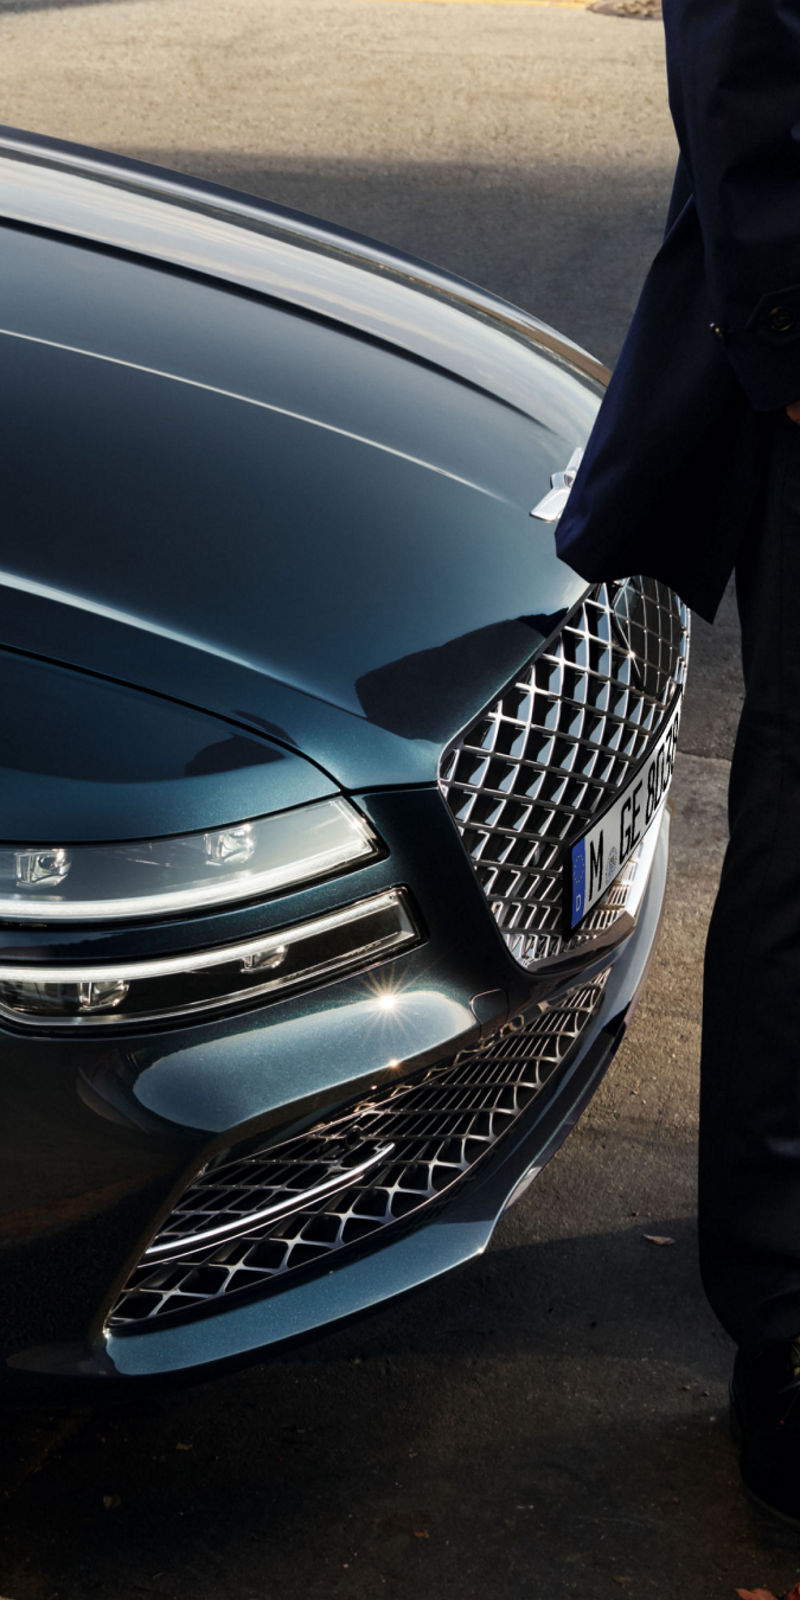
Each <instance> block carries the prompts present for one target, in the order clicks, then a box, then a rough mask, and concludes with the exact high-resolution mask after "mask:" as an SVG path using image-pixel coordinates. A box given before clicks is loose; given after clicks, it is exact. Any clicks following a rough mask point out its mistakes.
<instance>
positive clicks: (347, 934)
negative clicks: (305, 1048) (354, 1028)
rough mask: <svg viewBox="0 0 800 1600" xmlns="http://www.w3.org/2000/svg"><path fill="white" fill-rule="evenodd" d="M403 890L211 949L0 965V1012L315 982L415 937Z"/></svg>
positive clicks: (43, 1013)
mask: <svg viewBox="0 0 800 1600" xmlns="http://www.w3.org/2000/svg"><path fill="white" fill-rule="evenodd" d="M420 937H421V936H420V932H419V928H418V926H417V922H416V919H415V917H414V914H413V911H412V908H411V903H410V900H409V896H408V894H407V892H406V891H405V890H404V889H402V888H395V889H385V890H384V891H383V893H382V894H377V895H372V896H370V898H369V899H367V900H358V901H356V902H355V903H354V904H353V905H349V906H342V907H340V909H339V910H338V911H329V912H328V913H327V914H326V915H324V916H321V917H313V918H311V919H310V920H309V921H306V922H297V923H295V924H293V926H291V927H288V928H283V929H282V930H281V931H280V932H279V933H272V934H264V935H262V937H261V938H259V939H249V940H247V942H246V943H244V944H234V945H222V946H219V947H218V948H217V949H215V950H193V951H188V952H186V953H185V954H183V955H177V956H166V957H162V958H159V959H154V960H150V961H116V962H108V963H104V964H102V965H101V964H100V963H92V962H87V963H86V964H84V965H81V966H74V965H69V964H67V963H66V962H65V963H62V964H60V965H57V966H51V965H47V966H45V965H41V966H24V965H22V964H18V963H16V962H8V963H0V1016H4V1017H8V1018H10V1019H12V1020H13V1021H14V1022H19V1023H26V1024H28V1025H29V1026H33V1027H37V1026H38V1027H46V1028H52V1027H69V1026H71V1027H76V1026H78V1027H85V1026H86V1025H87V1024H91V1023H95V1024H98V1023H100V1024H104V1025H108V1024H109V1023H116V1024H117V1025H120V1024H123V1025H124V1024H126V1023H127V1024H131V1023H139V1022H146V1021H148V1022H149V1021H153V1020H159V1019H161V1018H169V1017H176V1018H179V1017H182V1016H183V1017H188V1016H191V1015H192V1014H193V1013H196V1012H200V1011H208V1010H212V1009H216V1008H217V1007H219V1006H231V1005H242V1004H243V1003H245V1002H247V1001H250V1000H254V999H257V998H260V997H263V996H266V995H269V994H272V993H274V992H275V991H278V990H286V989H291V988H297V987H298V986H300V985H307V984H309V983H321V982H324V981H327V980H328V979H329V978H332V977H337V976H338V975H339V974H340V973H342V972H345V971H347V970H352V969H353V968H354V967H358V968H363V967H366V966H368V965H371V964H373V963H374V962H376V961H383V960H386V959H387V958H388V957H389V956H392V955H395V954H398V953H399V952H400V951H401V950H403V949H408V948H410V946H411V945H414V944H418V943H419V942H420Z"/></svg>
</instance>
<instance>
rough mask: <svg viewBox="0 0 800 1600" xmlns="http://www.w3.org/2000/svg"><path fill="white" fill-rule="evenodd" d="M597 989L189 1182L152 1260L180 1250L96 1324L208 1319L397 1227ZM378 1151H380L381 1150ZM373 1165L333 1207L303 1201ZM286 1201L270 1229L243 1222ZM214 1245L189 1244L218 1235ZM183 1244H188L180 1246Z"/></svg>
mask: <svg viewBox="0 0 800 1600" xmlns="http://www.w3.org/2000/svg"><path fill="white" fill-rule="evenodd" d="M607 977H608V972H607V971H606V972H604V973H602V974H601V975H600V977H598V978H596V979H594V980H593V981H592V982H591V983H589V984H584V985H583V986H582V987H581V988H576V989H573V990H571V991H570V992H569V993H568V994H567V995H565V996H564V997H563V999H562V1000H561V1001H560V1002H559V1003H558V1005H557V1006H554V1007H553V1008H552V1009H549V1010H544V1011H540V1010H538V1009H537V1011H536V1013H535V1015H534V1016H533V1018H532V1019H524V1018H517V1019H515V1021H514V1022H513V1023H510V1024H509V1025H508V1026H507V1027H505V1028H504V1029H502V1030H501V1031H500V1032H499V1033H498V1034H496V1035H495V1036H494V1037H493V1038H492V1039H490V1040H489V1041H488V1042H487V1043H486V1044H485V1045H483V1046H482V1047H479V1048H478V1049H476V1050H469V1051H462V1053H461V1054H460V1055H458V1056H457V1057H456V1058H455V1060H454V1061H452V1062H450V1063H448V1064H446V1065H443V1066H435V1067H431V1068H429V1069H428V1070H427V1071H425V1072H424V1073H423V1074H421V1075H420V1076H418V1077H417V1078H415V1079H413V1080H407V1081H405V1082H402V1083H398V1084H397V1085H396V1086H394V1087H391V1088H388V1089H382V1090H380V1091H378V1092H377V1093H376V1094H375V1095H373V1096H372V1098H371V1099H369V1100H364V1101H361V1102H359V1103H358V1104H356V1105H355V1106H353V1107H351V1109H350V1110H349V1111H347V1112H345V1113H343V1114H342V1115H341V1116H339V1117H337V1118H335V1119H333V1120H331V1121H330V1122H327V1123H323V1124H320V1125H319V1126H318V1127H316V1128H312V1129H311V1130H310V1131H309V1132H308V1133H306V1134H303V1135H301V1136H300V1137H298V1138H296V1139H293V1140H291V1141H288V1142H287V1143H286V1144H284V1145H278V1146H273V1147H272V1148H271V1149H268V1150H265V1151H263V1152H256V1153H255V1154H250V1155H248V1156H245V1157H242V1158H239V1159H238V1160H235V1161H229V1162H226V1163H225V1164H224V1165H222V1166H217V1167H212V1168H209V1169H207V1170H206V1171H205V1172H203V1173H201V1174H200V1176H199V1177H198V1178H196V1179H195V1181H194V1183H192V1184H191V1185H190V1187H189V1188H188V1189H187V1190H186V1191H185V1193H184V1194H183V1196H182V1197H181V1199H180V1200H179V1201H178V1204H177V1205H176V1207H175V1209H174V1210H173V1212H172V1213H171V1215H170V1216H169V1217H168V1218H167V1220H166V1222H165V1223H164V1225H163V1227H162V1229H161V1231H160V1233H159V1234H158V1235H157V1237H156V1239H155V1240H154V1241H153V1246H152V1247H151V1248H154V1249H158V1248H159V1247H163V1246H164V1245H165V1244H169V1243H172V1242H174V1243H176V1244H178V1243H179V1242H181V1243H180V1247H179V1253H178V1254H176V1255H175V1256H173V1257H172V1258H171V1259H169V1260H164V1261H160V1262H158V1261H156V1262H153V1261H148V1260H147V1258H146V1257H144V1258H143V1259H142V1261H141V1262H140V1264H139V1265H138V1267H136V1269H135V1270H134V1272H133V1273H132V1275H131V1277H130V1279H129V1280H128V1283H127V1284H126V1286H125V1288H124V1290H123V1291H122V1294H121V1295H120V1297H119V1300H118V1301H117V1304H116V1305H115V1307H114V1310H113V1312H112V1314H111V1316H110V1318H109V1326H111V1327H112V1328H114V1329H115V1330H117V1331H119V1330H121V1329H124V1328H128V1329H129V1330H131V1331H134V1330H135V1329H136V1328H137V1327H142V1326H143V1325H149V1326H152V1323H153V1320H154V1319H156V1318H159V1317H163V1316H169V1315H172V1314H174V1313H175V1312H180V1313H185V1312H186V1311H190V1312H194V1313H195V1314H198V1313H199V1314H202V1313H203V1312H204V1311H207V1310H214V1309H218V1308H219V1306H220V1302H221V1300H223V1299H224V1298H226V1297H229V1296H231V1295H235V1294H238V1293H240V1292H244V1291H246V1292H253V1291H254V1290H256V1291H258V1290H261V1291H264V1290H267V1289H269V1288H270V1287H271V1286H273V1285H275V1284H276V1283H282V1282H283V1280H284V1279H285V1278H286V1276H287V1275H288V1274H291V1273H292V1272H294V1271H297V1270H298V1269H299V1268H314V1267H317V1268H321V1269H323V1270H325V1269H327V1268H328V1267H330V1266H331V1265H332V1264H333V1261H334V1258H335V1257H336V1255H337V1253H338V1252H339V1251H341V1250H343V1249H346V1248H347V1247H348V1246H352V1245H356V1244H361V1243H363V1241H365V1240H369V1239H370V1238H371V1237H373V1236H375V1235H377V1234H379V1233H381V1232H382V1231H383V1230H385V1229H387V1228H390V1227H391V1226H392V1225H393V1224H397V1223H400V1222H402V1221H404V1220H405V1219H406V1218H408V1217H410V1216H412V1215H413V1213H414V1212H417V1211H419V1210H420V1209H421V1208H422V1207H424V1206H426V1205H428V1204H429V1203H430V1202H431V1201H434V1200H436V1199H437V1198H438V1197H439V1196H440V1195H442V1194H443V1193H444V1192H445V1190H447V1189H449V1188H450V1187H451V1186H452V1185H453V1184H454V1183H457V1182H458V1181H459V1180H460V1179H461V1178H463V1177H464V1176H465V1174H466V1173H468V1172H469V1171H470V1170H471V1169H472V1168H473V1167H474V1166H475V1164H476V1162H478V1161H480V1160H481V1158H482V1157H483V1156H485V1155H486V1154H487V1152H488V1151H490V1150H491V1149H492V1148H493V1147H494V1146H495V1145H496V1144H497V1141H498V1140H499V1139H501V1138H502V1137H503V1135H504V1134H505V1133H506V1132H508V1130H509V1129H510V1128H512V1127H513V1126H514V1124H515V1123H516V1122H517V1121H518V1119H519V1118H520V1117H521V1116H522V1115H523V1114H524V1112H525V1111H526V1110H527V1108H528V1107H529V1106H530V1105H531V1103H532V1101H534V1100H535V1099H536V1097H537V1095H539V1094H540V1093H541V1091H542V1089H543V1088H544V1086H545V1085H546V1084H547V1083H548V1082H549V1081H550V1080H551V1079H552V1078H553V1075H554V1074H555V1073H556V1072H557V1071H558V1069H559V1068H560V1067H562V1066H563V1065H564V1064H565V1062H567V1060H568V1058H569V1057H570V1056H571V1054H572V1053H573V1051H574V1049H575V1047H576V1046H577V1043H578V1041H579V1040H580V1038H581V1036H582V1034H583V1032H584V1030H585V1028H586V1027H587V1025H588V1023H589V1022H590V1021H591V1019H592V1017H594V1016H595V1014H596V1013H597V1011H598V1009H599V1006H600V1003H601V1001H602V997H603V990H604V987H605V983H606V980H607ZM387 1146H389V1147H390V1149H389V1150H388V1151H387V1149H386V1147H387ZM381 1150H384V1151H385V1152H386V1153H385V1155H384V1157H383V1158H382V1159H380V1161H379V1164H377V1165H375V1166H373V1167H372V1168H371V1170H370V1171H369V1172H368V1173H367V1174H365V1175H364V1176H363V1177H361V1178H356V1179H355V1180H354V1181H352V1182H349V1183H347V1187H345V1188H343V1189H342V1190H341V1191H340V1192H339V1193H338V1194H336V1195H334V1196H330V1195H328V1196H326V1197H323V1198H317V1199H312V1200H309V1198H308V1191H309V1190H312V1189H314V1188H315V1187H316V1186H317V1185H319V1184H320V1183H322V1182H325V1181H326V1180H329V1179H331V1177H332V1176H335V1175H336V1174H337V1173H339V1174H341V1175H342V1176H343V1178H344V1180H345V1181H346V1179H347V1173H348V1170H349V1169H352V1168H354V1167H356V1166H358V1165H359V1164H360V1163H364V1162H365V1161H369V1160H371V1159H372V1158H373V1157H374V1155H375V1154H376V1153H379V1152H380V1151H381ZM287 1200H288V1201H289V1202H291V1201H296V1205H295V1206H294V1208H293V1209H292V1210H291V1211H290V1213H289V1214H288V1215H284V1216H283V1217H282V1218H281V1219H280V1220H279V1221H277V1222H276V1221H269V1220H266V1221H265V1220H262V1221H260V1222H253V1221H252V1220H251V1219H252V1218H253V1216H254V1214H255V1213H258V1212H261V1211H263V1210H264V1209H265V1208H266V1207H268V1206H270V1205H275V1204H282V1203H283V1202H286V1201H287ZM237 1222H238V1223H240V1224H241V1228H240V1231H237V1234H236V1236H235V1237H233V1238H227V1239H226V1240H225V1241H224V1242H216V1243H213V1242H212V1243H206V1244H205V1245H202V1246H201V1247H199V1248H198V1247H197V1246H196V1245H194V1246H193V1243H192V1241H193V1236H196V1235H197V1234H200V1233H202V1232H203V1231H204V1230H208V1228H209V1227H210V1226H215V1227H219V1226H221V1225H225V1224H227V1223H237ZM186 1241H188V1243H187V1242H186Z"/></svg>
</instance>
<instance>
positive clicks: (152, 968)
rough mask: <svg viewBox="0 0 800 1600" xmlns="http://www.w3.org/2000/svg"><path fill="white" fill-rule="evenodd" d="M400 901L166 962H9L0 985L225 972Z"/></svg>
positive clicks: (379, 901)
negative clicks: (216, 969) (75, 964)
mask: <svg viewBox="0 0 800 1600" xmlns="http://www.w3.org/2000/svg"><path fill="white" fill-rule="evenodd" d="M402 899H403V897H402V895H401V892H400V891H399V890H398V889H388V890H387V891H386V892H385V894H378V895H374V896H373V898H372V899H371V900H359V901H358V902H357V903H356V904H355V905H351V906H345V907H344V909H343V910H341V911H332V912H331V913H330V915H329V916H327V917H316V918H315V919H314V921H313V922H298V923H297V924H296V925H295V927H293V928H284V930H283V932H282V933H276V934H271V935H270V936H269V938H264V937H263V935H262V937H261V938H260V939H248V941H247V943H246V944H229V945H218V946H217V948H216V949H215V950H196V951H191V950H188V951H185V952H184V954H183V955H181V956H165V957H164V959H163V960H152V961H114V962H110V963H109V964H108V965H106V964H103V965H102V966H87V965H86V964H84V965H83V966H82V967H22V966H17V965H14V964H12V963H11V962H2V963H0V983H2V982H7V983H136V982H137V981H139V980H140V979H142V978H170V977H176V976H177V975H178V974H179V973H183V972H202V971H204V970H205V969H206V968H208V967H223V966H227V965H228V964H229V963H230V962H236V961H241V962H244V961H246V960H247V958H248V957H249V956H266V955H269V954H271V953H272V952H274V951H278V950H281V949H283V948H284V947H286V948H287V949H288V948H289V947H290V946H291V945H293V944H297V943H299V941H300V940H301V939H312V938H316V936H317V935H318V934H321V933H330V932H332V931H333V930H334V929H335V928H342V927H344V926H345V925H346V924H347V923H349V922H357V921H359V920H360V918H361V917H369V916H372V914H373V913H374V912H380V911H389V910H391V909H393V908H394V907H399V906H400V905H401V903H402Z"/></svg>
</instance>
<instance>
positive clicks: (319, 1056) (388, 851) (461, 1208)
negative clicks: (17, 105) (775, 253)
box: [0, 130, 688, 1387]
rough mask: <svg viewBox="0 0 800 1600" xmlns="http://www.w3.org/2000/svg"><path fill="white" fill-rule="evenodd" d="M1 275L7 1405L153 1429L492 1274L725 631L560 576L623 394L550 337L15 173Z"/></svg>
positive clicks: (291, 225) (122, 184)
mask: <svg viewBox="0 0 800 1600" xmlns="http://www.w3.org/2000/svg"><path fill="white" fill-rule="evenodd" d="M0 230H1V231H2V240H1V241H0V250H1V252H2V253H1V255H0V259H1V260H2V271H1V272H0V350H1V354H2V365H1V366H0V373H1V374H2V378H1V381H0V405H1V406H2V418H1V419H0V437H2V463H3V471H2V482H3V500H2V505H3V515H2V529H3V534H2V553H1V555H0V566H1V569H2V570H0V641H2V645H1V646H0V706H1V707H2V710H1V711H0V729H1V732H2V737H1V738H0V762H2V775H1V778H0V1052H1V1054H0V1145H1V1148H2V1165H1V1169H0V1171H1V1176H0V1186H1V1193H0V1266H1V1269H2V1276H1V1277H0V1329H1V1330H2V1349H1V1350H0V1355H1V1356H2V1367H1V1368H0V1370H1V1371H2V1373H3V1375H4V1378H5V1379H6V1380H7V1381H9V1382H10V1381H11V1380H12V1379H13V1380H15V1381H16V1382H17V1383H18V1382H19V1381H24V1380H26V1379H34V1378H37V1379H40V1380H42V1379H51V1380H62V1381H64V1380H73V1381H75V1380H83V1381H84V1382H85V1383H86V1384H91V1383H93V1382H97V1381H98V1380H99V1379H101V1378H102V1379H105V1380H109V1379H111V1380H112V1381H113V1382H115V1383H116V1384H117V1385H118V1386H120V1387H122V1386H123V1385H124V1384H125V1383H126V1382H128V1383H132V1382H135V1381H137V1380H142V1379H146V1378H152V1377H156V1376H158V1377H164V1376H168V1375H172V1376H174V1375H177V1374H185V1373H187V1372H190V1371H196V1372H205V1371H208V1370H209V1368H210V1367H211V1366H212V1365H213V1364H216V1363H220V1362H224V1361H228V1360H233V1359H239V1360H241V1359H243V1358H246V1357H250V1356H253V1355H255V1354H257V1353H258V1352H261V1351H264V1350H265V1349H266V1348H267V1347H268V1346H271V1345H277V1344H279V1343H280V1342H281V1341H284V1340H287V1339H290V1338H295V1337H297V1336H299V1335H302V1334H308V1333H311V1332H313V1331H314V1330H316V1329H319V1328H321V1327H323V1326H324V1325H326V1324H329V1323H331V1322H333V1321H335V1320H337V1319H340V1318H344V1317H347V1316H350V1315H353V1314H355V1313H358V1312H360V1311H362V1310H364V1309H365V1308H367V1307H369V1306H372V1305H375V1304H376V1303H378V1302H381V1301H383V1300H386V1299H389V1298H391V1297H392V1296H394V1295H398V1294H400V1293H402V1292H404V1291H406V1290H408V1289H411V1288H412V1287H414V1286H415V1285H417V1284H420V1283H422V1282H425V1281H426V1280H429V1279H431V1278H433V1277H435V1276H437V1275H438V1274H440V1273H443V1272H445V1271H447V1270H448V1269H449V1268H451V1267H455V1266H456V1265H458V1264H459V1263H461V1262H464V1261H466V1260H467V1259H468V1258H469V1257H472V1256H475V1255H477V1254H478V1253H479V1252H481V1251H482V1250H483V1249H484V1248H485V1246H486V1245H487V1244H488V1242H489V1239H490V1237H491V1234H492V1230H493V1227H494V1225H495V1222H496V1221H497V1218H498V1217H499V1216H500V1214H501V1213H502V1211H503V1210H504V1209H505V1207H506V1206H508V1205H509V1204H510V1203H511V1201H513V1200H514V1199H515V1198H516V1197H517V1196H518V1195H520V1194H521V1193H522V1191H523V1190H524V1188H525V1187H526V1186H527V1184H528V1183H529V1181H530V1180H531V1178H532V1177H534V1176H535V1175H536V1173H537V1172H538V1171H539V1170H540V1169H541V1167H542V1165H543V1164H544V1162H545V1161H546V1160H547V1159H548V1157H549V1156H550V1155H551V1154H552V1153H553V1151H554V1150H555V1149H557V1147H558V1145H559V1144H560V1142H561V1141H562V1140H563V1138H564V1136H565V1134H566V1133H567V1131H568V1130H569V1129H570V1128H571V1127H572V1125H573V1124H574V1122H575V1120H576V1118H577V1116H578V1115H579V1113H580V1111H581V1109H582V1107H583V1106H584V1105H585V1104H586V1101H587V1100H588V1098H589V1096H590V1095H591V1093H592V1091H593V1089H594V1088H595V1086H596V1085H597V1083H598V1081H599V1079H600V1077H601V1075H602V1073H603V1071H604V1070H605V1068H606V1066H607V1065H608V1062H609V1060H610V1059H611V1056H612V1055H613V1053H614V1051H615V1049H616V1048H617V1046H618V1044H619V1042H620V1039H621V1038H622V1036H623V1033H624V1031H625V1026H626V1019H627V1017H628V1015H629V1013H630V1010H631V1008H632V1006H633V1004H634V1002H635V1000H636V998H637V994H638V991H639V988H640V985H641V983H642V979H643V975H644V972H645V968H646V966H647V961H648V957H649V955H650V952H651V949H652V944H653V939H654V936H655V932H656V928H657V924H658V920H659V915H660V910H661V903H662V897H663V892H664V880H665V873H666V864H667V845H668V831H669V814H668V810H667V808H666V805H665V799H666V793H667V789H668V787H669V780H670V776H671V771H672V764H673V760H674V748H675V740H676V737H677V728H678V717H679V713H680V703H681V695H682V690H683V683H684V676H685V670H686V662H687V651H688V622H687V617H686V613H685V610H684V608H683V607H682V605H681V604H680V602H679V601H678V600H677V599H676V597H675V596H674V595H673V594H672V593H671V592H670V591H669V590H667V589H665V588H664V587H663V586H662V585H660V584H658V583H655V582H652V581H650V580H643V579H628V578H626V577H625V575H624V574H621V575H620V581H619V582H617V583H615V584H610V585H601V586H599V587H595V588H592V589H588V590H587V588H586V586H585V584H584V582H583V580H581V579H579V578H577V577H576V576H575V575H574V574H573V573H571V572H570V571H568V570H567V568H566V567H564V566H563V565H561V564H560V563H559V561H558V560H557V559H556V556H555V554H554V548H553V528H554V524H555V520H556V519H557V517H558V514H559V511H560V509H561V508H562V507H563V504H564V502H565V499H566V496H567V494H568V492H569V486H570V481H571V476H572V474H573V473H574V470H575V463H576V460H577V452H579V451H580V448H581V446H582V444H583V442H584V440H585V438H586V436H587V434H588V431H589V429H590V427H591V423H592V419H593V416H594V414H595V411H596V408H597V405H598V400H599V396H600V394H601V393H602V387H603V383H604V378H605V374H604V371H603V369H602V368H600V367H599V366H598V365H597V363H595V362H594V361H592V360H591V358H589V357H588V356H587V355H586V354H585V353H584V352H582V351H581V350H579V349H578V348H577V347H576V346H574V345H572V344H571V343H569V341H567V340H565V339H563V338H561V337H560V336H558V335H556V334H555V333H553V332H552V330H550V329H548V328H545V327H544V326H542V325H541V324H539V323H538V322H536V321H535V320H534V319H533V318H531V317H530V316H528V315H527V314H525V313H523V312H520V311H518V310H516V309H515V308H513V307H512V306H509V305H507V304H505V303H503V302H502V301H500V300H497V299H495V298H494V297H493V296H491V295H489V294H486V293H484V292H482V291H481V290H478V289H476V288H474V287H473V286H472V285H470V284H468V283H465V282H462V281H459V280H457V279H454V278H451V277H448V276H447V275H446V274H444V273H442V272H439V271H437V270H435V269H433V268H430V267H427V266H425V265H424V264H423V263H421V262H419V261H416V260H413V259H411V258H409V257H405V256H402V255H399V254H397V253H394V252H391V251H388V250H385V249H383V248H381V247H380V246H378V245H376V244H374V243H371V242H370V241H368V240H365V239H361V238H358V237H355V236H353V235H351V234H346V233H343V232H340V231H338V230H336V229H335V228H332V227H330V226H328V225H327V224H324V223H320V222H316V221H314V220H312V219H310V218H308V217H304V216H300V215H297V214H294V213H290V212H286V211H283V210H280V209H277V208H271V207H269V206H267V205H265V204H263V203H261V202H260V201H256V200H252V199H249V198H246V197H243V196H239V195H236V194H232V193H229V192H227V191H224V190H220V189H217V188H213V187H211V186H209V185H206V184H200V183H197V182H195V181H193V180H190V179H184V178H180V177H177V176H174V175H169V174H165V173H162V172H158V171H155V170H153V169H151V168H147V167H142V166H138V165H136V164H134V163H130V162H124V161H120V160H117V159H116V158H113V157H110V156H101V155H98V154H95V153H91V152H87V151H85V150H81V149H78V148H74V147H70V146H65V145H59V144H55V143H53V142H51V141H47V140H44V139H40V138H36V137H33V136H29V135H18V134H14V133H13V132H11V131H9V130H7V131H6V132H5V134H4V135H3V136H2V138H0ZM106 1386H107V1384H106Z"/></svg>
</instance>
